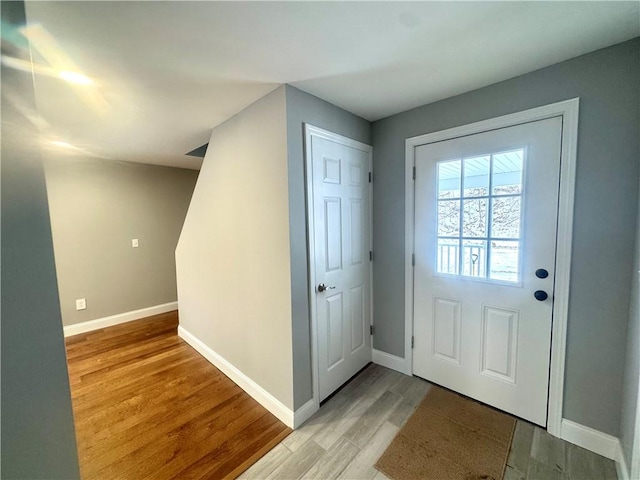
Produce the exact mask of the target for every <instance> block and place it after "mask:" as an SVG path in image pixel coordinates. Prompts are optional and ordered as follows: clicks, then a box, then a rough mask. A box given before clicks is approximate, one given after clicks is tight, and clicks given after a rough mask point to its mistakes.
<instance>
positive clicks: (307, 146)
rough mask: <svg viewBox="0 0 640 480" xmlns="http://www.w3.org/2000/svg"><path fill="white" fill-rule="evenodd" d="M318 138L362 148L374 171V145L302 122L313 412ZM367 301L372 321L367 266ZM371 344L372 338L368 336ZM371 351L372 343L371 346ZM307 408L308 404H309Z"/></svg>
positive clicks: (316, 372) (316, 386)
mask: <svg viewBox="0 0 640 480" xmlns="http://www.w3.org/2000/svg"><path fill="white" fill-rule="evenodd" d="M312 137H318V138H324V139H327V140H331V141H332V142H336V143H339V144H341V145H346V146H348V147H351V148H354V149H356V150H361V151H363V152H365V153H367V155H368V157H369V158H368V160H369V171H370V172H373V147H372V146H371V145H367V144H365V143H362V142H358V141H357V140H353V139H351V138H348V137H344V136H342V135H338V134H336V133H333V132H330V131H328V130H324V129H322V128H318V127H314V126H313V125H310V124H308V123H305V124H304V142H305V143H304V153H305V169H306V170H305V171H306V175H305V177H306V183H305V186H306V201H307V241H308V252H307V253H308V265H309V307H310V308H309V311H310V315H311V376H312V382H311V383H312V390H313V398H312V400H313V402H314V409H315V410H314V411H316V410H318V409H319V408H320V374H319V367H318V319H317V313H316V302H315V298H316V266H315V262H314V256H315V251H316V247H315V225H314V223H313V218H314V211H313V175H312V172H313V158H312V150H311V138H312ZM369 214H370V215H371V219H372V220H373V183H369ZM370 224H371V226H370V228H371V229H373V221H371V222H370ZM370 238H371V241H372V242H373V230H371V232H370ZM370 250H372V251H373V246H372V245H371V246H370ZM370 275H371V277H370V284H371V291H370V295H369V298H370V302H371V309H370V310H371V319H370V321H371V322H372V321H373V268H371V269H370ZM371 342H372V343H373V339H371ZM371 348H372V350H373V345H372V347H371ZM306 406H307V405H306V404H305V405H303V406H302V407H301V408H300V409H299V410H302V409H304V408H305V407H306ZM309 408H310V407H309Z"/></svg>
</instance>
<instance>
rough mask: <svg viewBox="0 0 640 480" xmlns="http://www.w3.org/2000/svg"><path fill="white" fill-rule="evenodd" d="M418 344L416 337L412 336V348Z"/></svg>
mask: <svg viewBox="0 0 640 480" xmlns="http://www.w3.org/2000/svg"><path fill="white" fill-rule="evenodd" d="M415 345H416V337H413V336H412V337H411V348H413V347H415Z"/></svg>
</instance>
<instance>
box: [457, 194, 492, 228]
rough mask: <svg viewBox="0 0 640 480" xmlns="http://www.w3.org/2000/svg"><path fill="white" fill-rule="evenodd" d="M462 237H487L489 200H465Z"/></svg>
mask: <svg viewBox="0 0 640 480" xmlns="http://www.w3.org/2000/svg"><path fill="white" fill-rule="evenodd" d="M463 201H464V208H463V217H462V236H464V237H486V236H487V199H486V198H481V199H478V200H463Z"/></svg>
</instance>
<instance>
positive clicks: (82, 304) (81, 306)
mask: <svg viewBox="0 0 640 480" xmlns="http://www.w3.org/2000/svg"><path fill="white" fill-rule="evenodd" d="M86 309H87V299H86V298H79V299H77V300H76V310H86Z"/></svg>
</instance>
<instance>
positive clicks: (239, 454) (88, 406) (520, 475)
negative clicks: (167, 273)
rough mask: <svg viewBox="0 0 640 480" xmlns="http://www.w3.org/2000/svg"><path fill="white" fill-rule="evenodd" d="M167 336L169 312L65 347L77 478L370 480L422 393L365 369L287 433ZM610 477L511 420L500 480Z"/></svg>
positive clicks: (420, 384) (606, 467)
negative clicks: (78, 469)
mask: <svg viewBox="0 0 640 480" xmlns="http://www.w3.org/2000/svg"><path fill="white" fill-rule="evenodd" d="M176 326H177V315H176V313H175V312H173V313H170V314H164V315H156V316H154V317H149V318H147V319H143V320H139V321H136V322H131V323H128V324H124V325H119V326H116V327H110V328H107V329H103V330H98V331H94V332H90V333H87V334H82V335H76V336H74V337H69V338H68V339H67V340H66V344H67V357H68V361H69V376H70V381H71V393H72V400H73V410H74V416H75V422H76V434H77V438H78V450H79V452H78V453H79V459H80V467H81V473H82V477H83V478H84V479H90V478H97V479H104V480H111V479H118V480H120V479H142V478H147V479H154V480H155V479H165V478H180V479H182V478H184V479H191V478H211V479H216V478H233V477H235V476H236V475H238V474H239V473H241V472H243V471H244V470H245V469H246V468H247V466H248V465H251V464H252V463H253V462H254V461H255V460H256V459H259V460H258V461H257V462H256V463H255V464H253V466H251V467H250V468H249V469H248V470H246V471H245V472H244V473H243V474H242V475H241V476H240V477H241V478H245V479H261V480H262V479H267V478H275V479H294V478H317V479H333V478H344V479H376V480H381V479H384V478H386V477H385V476H384V475H383V474H382V473H380V472H378V471H377V470H376V469H375V468H374V466H373V465H374V464H375V463H376V461H377V459H378V458H379V457H380V455H382V453H383V452H384V451H385V449H386V448H387V446H388V445H389V443H390V442H391V440H392V439H393V438H394V436H395V435H396V433H397V432H398V431H399V429H400V428H401V427H402V425H404V423H405V422H406V421H407V419H408V418H409V416H410V415H411V414H412V413H413V410H414V409H415V408H416V407H417V405H418V404H419V403H420V401H421V400H422V398H423V397H424V395H425V394H426V393H427V391H428V390H429V387H430V385H429V383H427V382H425V381H424V380H421V379H419V378H417V377H408V376H405V375H402V374H400V373H397V372H394V371H392V370H389V369H387V368H384V367H381V366H378V365H373V364H372V365H369V367H367V368H366V369H365V370H364V371H363V372H362V373H361V374H360V375H358V376H357V377H356V378H354V379H353V380H352V381H351V382H350V383H348V384H347V385H346V386H345V387H344V388H343V389H342V390H340V391H339V392H338V393H337V394H336V395H335V396H333V397H332V398H331V399H330V400H329V401H328V402H326V404H324V405H323V406H322V408H321V409H320V410H319V411H318V412H317V413H316V414H315V415H314V416H313V417H312V418H311V419H309V421H308V422H307V423H305V425H303V426H302V427H301V428H300V429H298V430H296V431H294V432H293V433H291V434H290V435H288V434H289V432H290V430H289V429H288V428H286V426H285V425H283V424H282V423H280V422H279V421H278V420H277V419H276V418H275V417H273V415H271V414H270V413H268V412H267V411H266V410H264V409H263V408H262V407H261V406H260V405H259V404H258V403H257V402H255V401H254V400H253V399H252V398H251V397H249V396H248V395H247V394H246V393H244V392H243V391H242V390H241V389H240V388H239V387H237V386H236V385H235V384H233V383H232V382H231V380H229V379H228V378H227V377H225V376H224V375H222V373H220V372H219V371H218V370H217V369H216V368H215V367H213V366H212V365H211V364H210V363H208V362H207V361H206V360H205V359H204V358H202V357H201V356H200V355H199V354H197V353H196V352H195V351H194V350H193V349H191V347H189V346H188V345H187V344H186V343H184V342H183V341H182V340H181V339H180V338H178V336H177V334H176ZM287 435H288V436H287ZM285 437H286V438H285ZM283 439H284V440H283ZM274 446H275V448H273V449H272V450H271V451H269V449H270V448H272V447H274ZM265 452H268V453H267V454H266V455H264V456H263V457H262V458H260V457H261V456H262V455H263V454H264V453H265ZM615 478H616V472H615V465H614V463H613V462H612V461H611V460H607V459H605V458H603V457H600V456H598V455H595V454H593V453H591V452H588V451H587V450H584V449H582V448H579V447H576V446H574V445H571V444H569V443H566V442H564V441H562V440H559V439H557V438H554V437H552V436H550V435H549V434H547V433H546V432H545V431H544V430H542V429H541V428H539V427H535V426H533V425H531V424H529V423H527V422H523V421H518V422H517V425H516V431H515V434H514V439H513V443H512V447H511V452H510V455H509V459H508V462H507V470H506V472H505V480H538V479H540V480H542V479H544V480H548V479H559V480H609V479H615Z"/></svg>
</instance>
